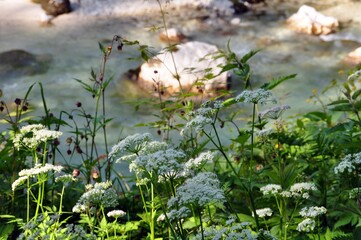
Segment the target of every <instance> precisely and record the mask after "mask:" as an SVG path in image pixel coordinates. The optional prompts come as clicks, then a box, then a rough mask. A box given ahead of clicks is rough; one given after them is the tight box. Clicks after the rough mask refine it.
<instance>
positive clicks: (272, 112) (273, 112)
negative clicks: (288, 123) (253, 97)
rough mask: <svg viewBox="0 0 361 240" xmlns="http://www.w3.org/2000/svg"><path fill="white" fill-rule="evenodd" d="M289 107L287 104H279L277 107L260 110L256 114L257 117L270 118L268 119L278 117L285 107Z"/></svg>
mask: <svg viewBox="0 0 361 240" xmlns="http://www.w3.org/2000/svg"><path fill="white" fill-rule="evenodd" d="M290 108H291V107H290V106H288V105H281V106H277V107H273V108H270V109H267V110H265V111H263V112H260V113H259V114H258V117H259V118H270V119H278V118H279V117H280V116H281V115H282V113H283V112H284V111H286V110H287V109H290Z"/></svg>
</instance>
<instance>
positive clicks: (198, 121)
mask: <svg viewBox="0 0 361 240" xmlns="http://www.w3.org/2000/svg"><path fill="white" fill-rule="evenodd" d="M219 108H220V103H218V102H217V104H216V105H214V106H213V107H212V106H211V103H210V102H205V103H203V104H202V105H201V107H200V108H198V109H196V110H194V111H192V112H190V113H189V114H188V115H189V116H190V117H191V119H190V120H189V121H188V122H187V124H186V125H185V126H184V128H183V129H182V131H181V135H184V133H185V132H187V131H189V130H190V129H194V130H195V131H196V132H197V133H199V132H201V131H202V130H203V129H204V128H205V127H206V126H207V125H209V124H211V123H212V122H213V116H214V114H215V113H216V112H217V111H218V110H217V109H219Z"/></svg>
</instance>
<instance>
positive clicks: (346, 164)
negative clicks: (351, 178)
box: [334, 152, 361, 174]
mask: <svg viewBox="0 0 361 240" xmlns="http://www.w3.org/2000/svg"><path fill="white" fill-rule="evenodd" d="M359 164H361V152H359V153H356V154H348V155H346V156H345V157H344V158H343V159H342V160H341V162H340V163H339V164H338V165H337V166H336V167H335V170H334V171H335V173H336V174H339V173H344V172H345V171H347V172H348V173H352V172H353V171H354V170H355V169H356V166H357V165H359Z"/></svg>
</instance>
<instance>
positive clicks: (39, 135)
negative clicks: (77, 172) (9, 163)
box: [13, 124, 63, 149]
mask: <svg viewBox="0 0 361 240" xmlns="http://www.w3.org/2000/svg"><path fill="white" fill-rule="evenodd" d="M62 134H63V133H62V132H59V131H52V130H48V129H46V128H45V126H44V125H41V124H32V125H27V126H24V127H22V128H21V129H20V132H19V133H17V134H15V136H14V139H13V143H14V146H15V147H16V148H17V149H19V148H20V147H22V146H23V147H26V148H29V149H35V148H37V147H38V146H39V145H40V144H41V143H44V142H47V141H49V140H54V139H56V138H58V137H60V136H61V135H62Z"/></svg>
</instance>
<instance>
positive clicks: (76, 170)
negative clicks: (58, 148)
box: [73, 168, 80, 177]
mask: <svg viewBox="0 0 361 240" xmlns="http://www.w3.org/2000/svg"><path fill="white" fill-rule="evenodd" d="M79 175H80V170H79V169H76V168H75V169H74V170H73V177H77V176H79Z"/></svg>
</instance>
